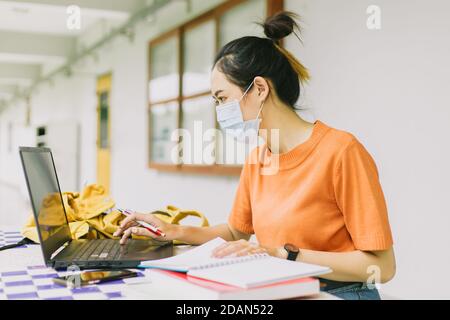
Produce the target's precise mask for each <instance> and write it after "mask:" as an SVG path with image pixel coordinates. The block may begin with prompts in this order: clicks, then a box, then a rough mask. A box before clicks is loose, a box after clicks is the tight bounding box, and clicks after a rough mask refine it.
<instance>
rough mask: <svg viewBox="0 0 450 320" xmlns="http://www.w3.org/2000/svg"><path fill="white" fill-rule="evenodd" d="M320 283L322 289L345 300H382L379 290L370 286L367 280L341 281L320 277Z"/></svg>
mask: <svg viewBox="0 0 450 320" xmlns="http://www.w3.org/2000/svg"><path fill="white" fill-rule="evenodd" d="M320 283H321V288H320V290H321V291H324V292H327V293H330V294H332V295H335V296H336V297H338V298H341V299H344V300H381V298H380V294H379V293H378V290H377V289H376V288H373V289H371V288H369V287H368V286H367V284H366V283H365V282H339V281H331V280H325V279H320ZM323 285H325V286H323Z"/></svg>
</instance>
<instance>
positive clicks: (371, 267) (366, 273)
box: [297, 248, 396, 283]
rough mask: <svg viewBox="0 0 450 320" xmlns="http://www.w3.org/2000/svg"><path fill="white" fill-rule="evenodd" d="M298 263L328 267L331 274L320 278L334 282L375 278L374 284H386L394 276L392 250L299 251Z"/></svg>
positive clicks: (364, 280) (363, 280) (362, 280)
mask: <svg viewBox="0 0 450 320" xmlns="http://www.w3.org/2000/svg"><path fill="white" fill-rule="evenodd" d="M297 260H298V261H301V262H306V263H312V264H318V265H323V266H328V267H330V268H331V269H333V272H332V273H329V274H326V275H323V276H322V278H324V279H328V280H335V281H357V282H366V281H367V280H368V278H369V277H375V280H376V282H380V283H386V282H388V281H389V280H391V279H392V278H393V277H394V275H395V269H396V267H395V258H394V250H393V249H392V248H391V249H388V250H382V251H359V250H357V251H351V252H323V251H313V250H306V249H303V250H302V249H301V250H300V254H299V256H298V258H297Z"/></svg>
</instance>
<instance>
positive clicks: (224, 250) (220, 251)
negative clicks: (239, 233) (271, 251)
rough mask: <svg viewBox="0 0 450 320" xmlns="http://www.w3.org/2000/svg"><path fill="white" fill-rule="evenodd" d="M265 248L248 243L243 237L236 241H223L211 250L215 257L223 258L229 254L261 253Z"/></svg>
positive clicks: (239, 255)
mask: <svg viewBox="0 0 450 320" xmlns="http://www.w3.org/2000/svg"><path fill="white" fill-rule="evenodd" d="M263 252H265V249H263V248H261V247H259V246H258V245H256V244H252V243H249V242H248V241H245V240H243V239H241V240H238V241H230V242H227V243H224V244H222V245H220V246H219V247H217V248H216V249H214V250H213V252H212V256H213V257H215V258H223V257H230V256H238V257H241V256H245V255H249V254H255V253H263Z"/></svg>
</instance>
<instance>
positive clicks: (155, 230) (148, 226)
mask: <svg viewBox="0 0 450 320" xmlns="http://www.w3.org/2000/svg"><path fill="white" fill-rule="evenodd" d="M117 210H118V211H119V212H120V213H122V214H123V215H126V216H129V215H131V212H130V211H128V210H124V209H117ZM136 222H137V223H139V224H140V225H141V226H142V227H144V228H145V229H147V230H148V231H150V232H151V233H153V234H156V235H157V236H159V237H165V236H166V234H165V233H164V232H162V231H161V230H160V229H159V228H157V227H154V226H152V225H151V224H149V223H147V222H145V221H136Z"/></svg>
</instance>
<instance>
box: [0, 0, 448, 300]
mask: <svg viewBox="0 0 450 320" xmlns="http://www.w3.org/2000/svg"><path fill="white" fill-rule="evenodd" d="M371 5H377V6H378V7H379V8H380V10H381V25H380V26H379V28H375V29H373V28H370V27H369V25H368V22H367V21H368V19H369V18H370V15H371V14H372V12H373V11H371V9H370V6H371ZM280 10H289V11H294V12H296V13H298V14H299V15H300V16H301V18H302V19H301V23H302V26H303V30H302V40H303V45H302V44H301V43H300V42H299V41H298V39H296V38H295V37H290V38H289V39H288V40H287V41H285V43H284V45H285V46H286V48H288V49H289V50H290V51H291V52H293V53H294V54H295V55H296V56H297V57H298V58H299V59H300V60H301V61H302V63H303V64H304V65H305V66H307V68H308V69H309V70H310V72H311V75H312V80H311V82H310V83H309V84H308V85H307V86H306V88H305V90H304V92H303V95H302V97H301V99H300V101H299V105H301V106H302V108H303V109H304V111H303V114H304V116H305V117H307V118H308V119H311V120H313V119H320V120H322V121H324V122H325V123H327V124H329V125H331V126H333V127H336V128H339V129H343V130H346V131H349V132H351V133H353V134H355V135H356V136H357V137H358V138H359V139H360V140H361V141H362V142H363V144H364V145H365V146H366V147H367V149H368V150H369V152H370V153H371V154H372V156H373V157H374V159H375V161H376V163H377V165H378V170H379V174H380V179H381V183H382V186H383V189H384V192H385V195H386V200H387V204H388V208H389V218H390V222H391V226H392V231H393V235H394V248H395V252H396V256H397V275H396V277H395V279H394V280H393V281H392V282H389V283H388V284H386V285H383V286H382V287H381V292H382V293H383V294H386V295H388V296H392V297H398V298H443V297H447V298H448V290H447V289H446V287H447V286H445V285H442V286H435V283H436V282H442V281H444V282H445V281H446V282H447V284H450V283H448V280H445V279H444V280H443V279H442V278H441V277H442V275H441V274H440V273H438V272H436V273H432V274H428V271H429V270H430V268H433V269H435V270H448V269H449V268H450V256H449V254H448V245H449V244H450V233H449V226H450V214H449V213H450V210H449V209H450V206H449V203H448V201H447V199H448V197H449V194H450V187H449V184H448V183H447V181H449V180H450V169H449V168H448V164H449V163H450V151H449V142H448V137H450V125H449V124H450V98H449V95H448V92H449V89H450V77H449V75H450V62H449V60H448V57H450V42H449V35H450V20H449V19H448V13H449V12H450V2H449V1H445V0H430V1H425V0H421V1H419V0H414V1H409V0H395V1H392V0H377V1H366V0H343V1H334V0H284V1H281V0H231V1H225V0H208V1H205V0H127V1H122V0H110V1H103V0H70V1H69V0H23V1H0V226H17V227H20V226H22V225H23V224H24V223H25V221H26V219H27V217H28V216H29V215H30V213H31V208H30V206H29V201H28V194H27V190H26V185H25V180H24V176H23V173H22V169H21V166H20V158H19V153H18V147H19V146H48V147H51V148H52V150H53V153H54V157H55V162H56V167H57V170H58V174H59V179H60V183H61V187H62V190H63V191H78V190H81V189H82V188H83V186H85V185H87V184H91V183H100V184H102V185H104V186H105V187H106V188H107V189H108V190H109V192H110V194H111V195H112V197H113V199H114V200H115V201H116V203H117V205H118V206H122V207H130V208H133V209H135V210H138V211H150V210H154V209H158V208H162V207H164V206H166V205H169V204H173V205H176V206H178V207H180V208H185V209H195V210H198V211H201V212H203V213H204V214H205V215H206V216H207V217H208V219H209V220H210V223H211V224H216V223H223V222H225V221H226V219H227V216H228V214H229V212H230V209H231V206H232V204H233V199H234V195H235V192H236V187H237V184H238V181H239V173H240V165H241V164H242V162H243V161H244V159H245V153H239V152H236V154H233V156H232V157H228V154H230V153H232V151H233V150H234V148H235V147H234V146H231V147H230V145H231V143H227V142H226V140H227V139H226V138H225V139H216V140H214V141H215V144H214V148H215V149H214V150H215V151H214V156H215V158H214V163H209V162H207V161H206V160H205V159H202V157H201V155H200V157H197V156H196V155H198V154H197V153H198V150H197V151H196V149H195V150H194V151H193V153H190V152H189V154H190V155H192V154H193V155H194V157H193V159H190V160H191V161H188V159H187V158H186V157H187V156H188V152H186V150H187V149H194V148H195V146H194V145H185V147H186V149H183V153H182V154H177V155H176V156H175V157H176V158H177V160H178V162H176V163H174V162H173V154H172V151H173V148H174V142H173V141H172V139H171V132H173V130H175V129H177V128H183V129H186V130H187V131H188V132H191V133H193V132H194V130H195V129H194V128H195V126H194V124H195V122H196V121H202V122H201V123H202V125H203V129H204V130H206V129H208V128H216V127H217V124H216V121H215V110H214V104H213V100H212V99H211V94H210V92H209V90H210V88H209V80H210V79H209V73H210V69H211V67H212V63H213V59H214V55H215V53H216V52H217V50H218V49H219V48H220V47H221V46H222V45H224V44H225V43H227V42H229V41H230V40H232V39H235V38H238V37H241V36H244V35H257V36H262V31H261V28H260V27H258V25H256V24H255V23H254V22H261V21H263V20H264V18H265V17H266V16H267V15H271V14H272V13H274V12H277V11H280ZM77 17H79V18H80V19H77ZM183 143H185V142H183ZM194 144H195V143H194ZM200 144H201V145H202V146H203V147H205V141H200ZM230 148H231V149H233V150H230ZM200 153H201V151H200ZM419 235H420V236H419ZM417 252H421V257H422V258H421V259H420V260H417V259H416V256H417ZM425 272H426V273H427V276H426V277H424V276H421V275H422V274H423V273H425Z"/></svg>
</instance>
